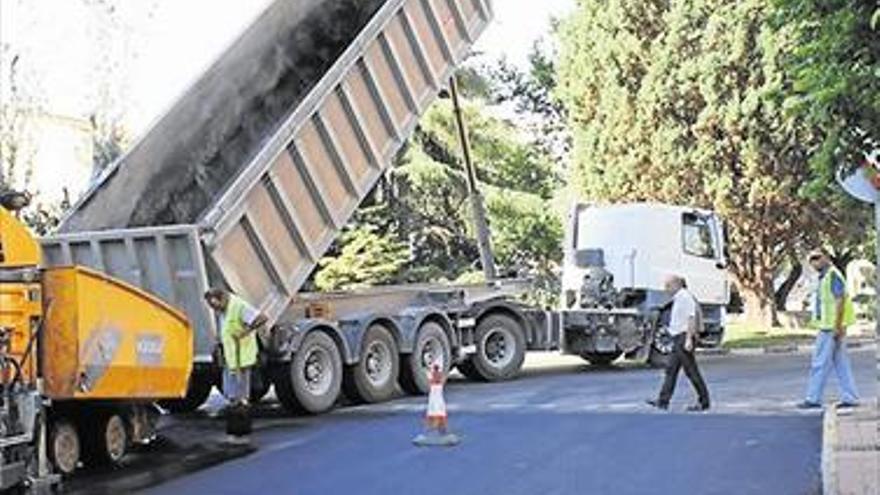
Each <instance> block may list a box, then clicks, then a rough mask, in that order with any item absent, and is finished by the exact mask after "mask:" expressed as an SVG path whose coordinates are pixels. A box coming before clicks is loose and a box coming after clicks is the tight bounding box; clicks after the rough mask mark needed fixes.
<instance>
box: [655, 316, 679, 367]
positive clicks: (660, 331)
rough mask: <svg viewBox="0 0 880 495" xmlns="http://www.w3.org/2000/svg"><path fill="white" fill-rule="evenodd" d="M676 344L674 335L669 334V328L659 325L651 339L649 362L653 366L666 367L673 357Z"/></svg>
mask: <svg viewBox="0 0 880 495" xmlns="http://www.w3.org/2000/svg"><path fill="white" fill-rule="evenodd" d="M674 345H675V344H674V343H673V342H672V335H669V329H668V328H667V327H666V326H665V325H662V326H660V327H658V328H657V329H656V330H655V331H654V338H653V339H652V340H651V350H650V352H648V364H649V365H650V366H651V367H653V368H665V367H666V366H667V365H668V364H669V360H670V359H671V357H672V350H673V346H674Z"/></svg>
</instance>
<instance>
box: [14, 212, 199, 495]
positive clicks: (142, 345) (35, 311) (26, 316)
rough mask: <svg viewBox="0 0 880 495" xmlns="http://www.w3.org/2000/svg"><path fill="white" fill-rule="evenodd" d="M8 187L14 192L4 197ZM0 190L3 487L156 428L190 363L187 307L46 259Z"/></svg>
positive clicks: (115, 455) (47, 479) (110, 454)
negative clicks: (161, 407)
mask: <svg viewBox="0 0 880 495" xmlns="http://www.w3.org/2000/svg"><path fill="white" fill-rule="evenodd" d="M5 196H6V197H9V196H8V195H5ZM3 203H4V198H2V197H0V490H2V491H4V492H5V491H6V490H19V491H21V492H29V493H50V492H51V493H55V492H54V491H52V490H53V489H54V487H55V486H56V485H57V483H58V482H59V481H60V478H61V476H62V475H67V474H70V473H72V472H73V471H74V470H75V469H76V468H77V467H78V466H79V464H80V463H81V462H85V463H86V464H89V465H96V464H101V463H107V462H109V463H116V462H118V461H120V460H121V459H122V458H123V457H124V456H125V454H126V451H127V449H128V448H129V447H130V445H131V444H133V443H141V442H146V441H149V440H150V439H151V438H152V436H153V435H154V424H155V419H156V418H157V416H158V410H157V409H156V408H155V406H154V405H153V402H155V401H157V400H161V399H180V398H182V397H184V395H185V393H186V391H187V382H188V380H189V376H190V371H191V368H192V330H191V327H190V325H189V322H188V320H187V319H186V316H185V315H184V314H183V313H181V312H180V311H178V310H176V309H174V308H172V307H171V306H169V305H168V304H166V303H164V302H162V301H161V300H159V299H158V298H156V297H155V296H152V295H150V294H147V293H146V292H144V291H142V290H139V289H137V288H135V287H134V286H131V285H129V284H126V283H124V282H122V281H120V280H117V279H114V278H112V277H109V276H107V275H105V274H102V273H99V272H96V271H94V270H91V269H88V268H85V267H82V266H74V265H71V266H57V267H51V268H42V267H41V266H40V249H39V244H38V243H37V240H36V238H34V237H32V236H31V234H30V233H29V232H28V230H27V229H26V228H25V226H24V225H23V224H21V223H20V222H19V221H18V220H17V219H16V218H15V217H14V216H13V215H12V214H11V213H10V212H9V211H7V210H6V209H5V208H4V205H3Z"/></svg>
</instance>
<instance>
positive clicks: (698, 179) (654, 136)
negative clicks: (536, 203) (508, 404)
mask: <svg viewBox="0 0 880 495" xmlns="http://www.w3.org/2000/svg"><path fill="white" fill-rule="evenodd" d="M770 16H771V11H770V5H769V0H745V1H733V0H695V1H692V2H672V3H670V2H666V1H662V0H651V1H643V0H638V1H636V0H605V1H599V2H582V3H581V4H580V6H579V8H578V9H577V11H576V12H575V13H574V14H573V15H572V16H571V17H570V18H569V19H567V20H566V21H565V22H564V23H563V26H562V27H561V31H560V41H561V47H562V53H561V61H560V68H559V84H560V89H559V92H560V95H561V97H562V98H563V101H564V102H565V103H566V105H567V106H568V108H569V112H570V119H569V120H570V122H571V125H572V128H573V133H574V165H573V166H574V171H573V180H574V181H575V186H576V187H577V189H578V190H580V191H581V192H582V193H583V194H585V195H586V196H587V197H590V198H594V199H602V200H610V201H621V200H625V201H642V200H655V201H661V202H667V203H674V204H685V205H693V206H700V207H705V208H711V209H714V210H715V211H717V212H718V213H720V214H721V215H722V216H723V217H724V218H726V219H727V220H728V222H729V225H730V229H729V237H730V239H729V240H730V243H731V266H730V270H731V273H732V275H733V276H734V278H735V279H736V282H737V283H738V285H739V287H740V289H741V293H742V294H743V296H744V300H745V305H746V312H747V315H748V316H749V318H750V319H751V320H753V321H758V322H761V323H764V324H769V323H771V322H772V321H773V320H775V311H776V306H775V305H774V304H773V303H774V297H773V296H774V283H773V282H774V278H775V274H776V271H777V269H778V267H780V266H781V265H782V263H783V261H784V260H785V259H786V257H788V256H791V254H792V253H795V252H796V250H797V249H798V248H800V247H801V246H806V245H811V244H815V242H816V238H817V236H818V234H817V233H820V232H828V231H830V230H831V229H832V228H833V227H834V223H835V222H836V220H835V215H837V213H839V212H835V211H832V210H829V208H828V205H824V204H822V203H821V202H820V201H818V200H816V199H815V198H810V197H806V196H805V195H802V194H801V185H802V184H804V183H806V182H810V181H812V180H813V178H814V174H813V173H812V171H811V170H810V168H809V167H808V166H807V160H808V157H809V153H810V150H811V149H813V148H814V147H815V146H817V145H818V143H819V142H820V140H821V136H820V135H819V133H818V132H817V131H816V129H815V128H814V127H813V126H811V125H809V124H807V123H805V122H802V121H800V120H798V119H792V118H790V117H788V116H787V115H786V114H785V113H784V112H783V111H782V110H783V104H784V98H783V96H784V94H785V92H786V90H787V88H789V87H790V85H791V76H790V74H788V73H787V72H786V70H785V67H784V65H783V63H784V61H785V60H787V58H788V56H789V55H790V54H791V53H792V52H793V50H794V48H795V46H796V37H795V36H794V33H793V30H792V29H780V30H773V29H771V28H770V23H769V19H770Z"/></svg>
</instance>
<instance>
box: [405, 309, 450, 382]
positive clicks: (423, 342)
mask: <svg viewBox="0 0 880 495" xmlns="http://www.w3.org/2000/svg"><path fill="white" fill-rule="evenodd" d="M438 352H439V353H441V356H442V357H441V359H442V363H443V373H444V375H446V374H448V373H449V368H450V365H451V362H452V349H450V346H449V337H447V336H446V332H445V331H444V330H443V327H442V326H440V324H439V323H436V322H433V321H429V322H426V323H424V324H422V326H421V328H419V333H418V334H417V336H416V342H415V344H413V352H412V353H409V354H401V355H400V387H401V388H403V390H404V391H405V392H407V393H408V394H412V395H424V394H427V393H428V389H429V385H428V366H429V363H431V362H433V361H434V360H435V359H436V358H437V353H438Z"/></svg>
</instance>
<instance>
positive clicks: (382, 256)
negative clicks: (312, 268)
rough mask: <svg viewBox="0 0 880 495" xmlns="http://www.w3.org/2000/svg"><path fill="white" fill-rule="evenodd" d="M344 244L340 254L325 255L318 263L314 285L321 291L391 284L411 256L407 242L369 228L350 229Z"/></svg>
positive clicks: (343, 240)
mask: <svg viewBox="0 0 880 495" xmlns="http://www.w3.org/2000/svg"><path fill="white" fill-rule="evenodd" d="M341 243H342V246H343V247H342V249H341V250H340V253H339V255H338V256H335V257H325V258H323V259H322V260H321V261H320V262H319V264H318V265H319V267H320V268H321V270H320V272H318V275H317V277H316V278H315V285H316V286H317V288H318V289H320V290H322V291H331V290H351V289H356V288H359V287H363V286H367V285H381V284H386V283H389V282H391V281H393V280H394V277H395V276H397V275H398V274H399V273H400V271H401V269H402V268H403V266H404V265H405V264H406V262H407V261H408V258H409V250H408V249H407V246H406V244H404V243H402V242H397V241H395V240H394V239H392V238H391V236H388V235H387V234H386V235H384V236H383V235H380V234H377V233H376V232H375V231H374V230H373V229H371V228H369V227H358V228H355V229H353V230H350V231H348V232H347V233H346V234H345V236H344V237H343V239H342V241H341Z"/></svg>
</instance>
